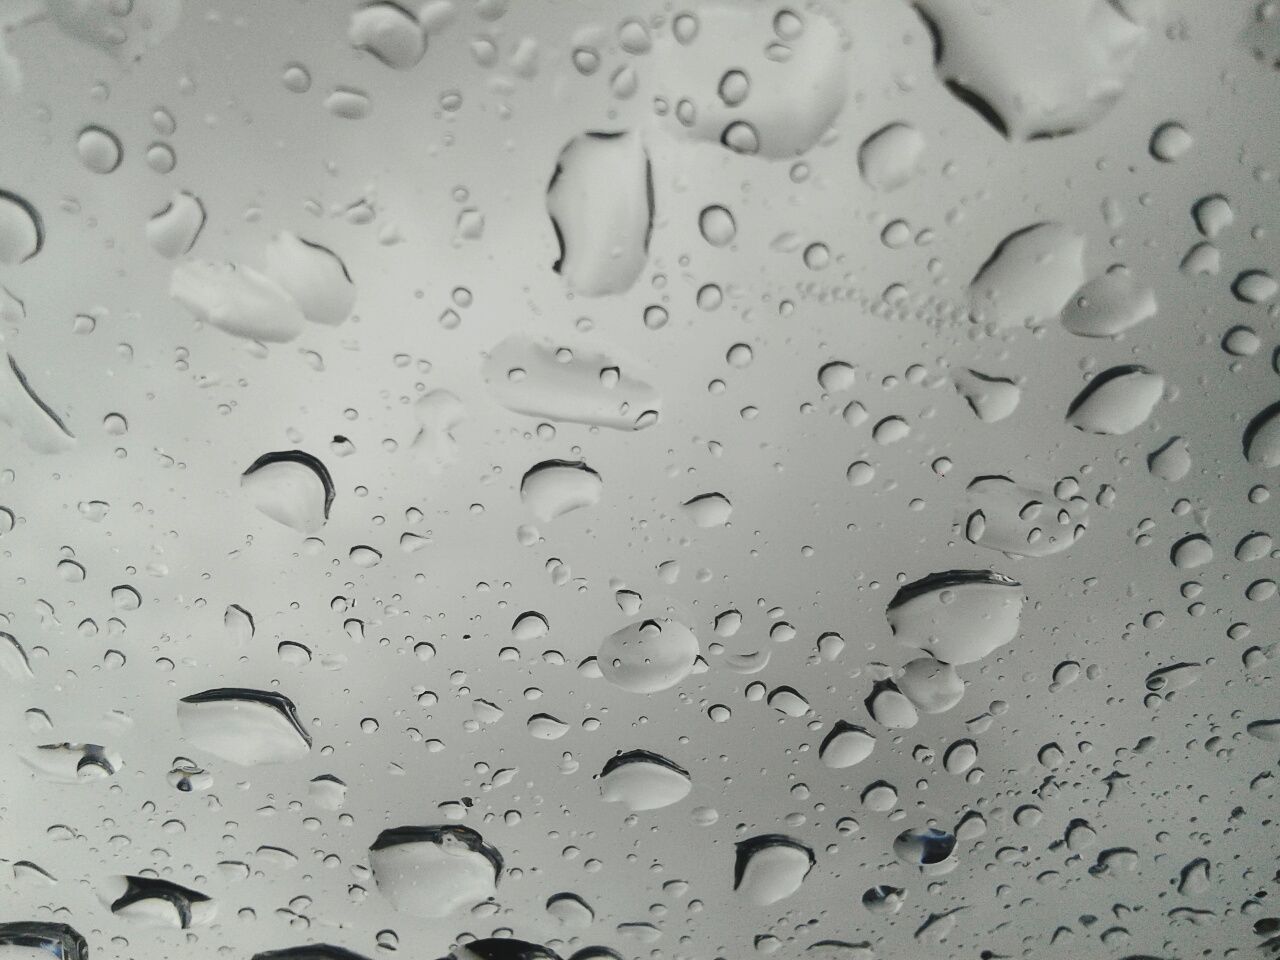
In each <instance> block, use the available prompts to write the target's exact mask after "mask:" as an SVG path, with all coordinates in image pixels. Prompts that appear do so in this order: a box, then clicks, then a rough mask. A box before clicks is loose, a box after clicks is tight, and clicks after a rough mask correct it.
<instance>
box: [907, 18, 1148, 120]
mask: <svg viewBox="0 0 1280 960" xmlns="http://www.w3.org/2000/svg"><path fill="white" fill-rule="evenodd" d="M916 9H917V10H918V11H919V12H920V14H921V16H923V17H924V18H925V21H926V25H927V26H928V28H929V30H930V31H931V32H932V34H933V37H934V50H935V57H936V60H937V70H938V74H939V76H940V77H941V78H942V79H943V80H944V82H945V83H946V84H947V86H948V87H949V88H950V90H951V92H952V93H953V94H955V96H956V97H957V98H958V99H959V100H960V101H961V102H963V103H966V104H968V105H969V106H971V107H973V108H974V109H975V110H976V111H977V112H978V113H979V114H980V115H981V116H982V117H983V119H985V120H986V121H987V122H988V123H990V124H991V126H993V127H994V128H995V129H996V130H997V131H998V132H999V133H1000V134H1002V135H1003V136H1006V137H1008V138H1009V139H1011V140H1032V139H1036V138H1040V137H1056V136H1064V135H1067V134H1071V133H1077V132H1079V131H1081V130H1084V129H1087V128H1088V127H1090V126H1091V125H1092V124H1094V123H1096V122H1097V121H1098V120H1100V119H1101V118H1102V117H1104V116H1105V115H1106V114H1107V113H1108V112H1109V111H1110V110H1111V108H1112V107H1113V106H1114V105H1115V103H1116V101H1117V100H1119V99H1120V97H1121V96H1122V95H1123V94H1124V91H1125V89H1126V88H1127V87H1128V85H1129V82H1130V80H1131V78H1132V77H1133V74H1134V72H1135V70H1136V67H1137V59H1138V54H1139V52H1140V51H1141V50H1142V48H1143V46H1144V45H1145V44H1146V42H1147V39H1148V25H1147V23H1146V22H1144V21H1142V20H1137V19H1136V17H1131V16H1127V15H1126V13H1125V11H1124V8H1123V7H1121V5H1120V4H1116V3H1112V2H1110V0H1064V2H1062V3H1055V4H1052V5H1049V6H1044V5H1040V4H1036V3H1034V2H1019V3H1013V4H1009V5H1007V6H1003V7H1000V8H990V9H987V8H978V7H970V6H965V5H963V4H952V3H948V2H947V0H921V2H919V3H917V4H916ZM1048 37H1052V38H1053V42H1052V43H1049V42H1047V41H1046V38H1048Z"/></svg>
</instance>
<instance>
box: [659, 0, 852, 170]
mask: <svg viewBox="0 0 1280 960" xmlns="http://www.w3.org/2000/svg"><path fill="white" fill-rule="evenodd" d="M697 20H698V30H697V32H696V34H694V35H692V36H689V34H685V36H686V37H688V39H687V40H685V41H681V40H680V38H679V37H678V36H673V37H671V38H670V39H669V40H666V41H664V42H663V43H662V44H660V45H659V46H658V47H657V48H656V49H655V54H656V56H657V87H658V90H659V95H660V96H662V97H663V98H664V100H665V101H666V102H668V103H670V104H674V105H675V109H674V110H672V111H671V113H670V116H669V119H668V120H667V123H666V124H665V126H666V129H667V130H669V131H671V132H672V133H674V134H677V135H682V136H686V137H690V138H693V139H696V140H701V141H705V142H710V143H719V144H721V145H723V146H724V147H726V148H727V149H729V150H731V151H733V152H734V153H738V154H745V155H749V156H760V157H765V158H769V159H785V158H788V157H795V156H798V155H800V154H803V153H805V152H807V151H808V150H810V149H811V148H812V147H813V146H814V145H815V144H816V143H818V141H819V139H820V138H821V137H822V136H823V134H825V133H826V132H827V129H828V128H829V127H830V126H831V125H832V123H833V122H834V121H835V120H836V118H837V117H838V116H839V115H840V113H841V111H842V110H843V108H844V104H845V101H846V99H847V98H848V94H849V91H848V80H847V76H846V75H847V63H848V56H849V54H848V49H847V48H848V39H847V37H846V35H845V29H844V27H843V25H842V24H840V23H838V22H837V21H836V20H835V18H834V14H833V13H832V12H831V11H829V10H826V9H823V8H820V7H818V6H810V7H807V8H805V9H803V10H799V9H795V8H790V7H778V6H773V5H768V4H761V5H759V6H757V7H754V8H750V9H749V8H746V7H741V6H734V5H731V4H719V3H716V4H710V5H704V6H701V7H700V8H699V9H698V12H697ZM796 91H803V95H801V96H796V95H795V92H796Z"/></svg>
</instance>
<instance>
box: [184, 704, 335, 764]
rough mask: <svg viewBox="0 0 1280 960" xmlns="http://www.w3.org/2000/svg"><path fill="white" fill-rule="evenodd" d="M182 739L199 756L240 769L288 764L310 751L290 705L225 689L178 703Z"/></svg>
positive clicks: (304, 734) (307, 736) (295, 713)
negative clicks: (200, 752)
mask: <svg viewBox="0 0 1280 960" xmlns="http://www.w3.org/2000/svg"><path fill="white" fill-rule="evenodd" d="M178 725H179V726H180V727H181V728H182V735H183V737H185V738H186V739H187V740H189V741H190V742H191V743H193V744H195V745H196V746H197V747H199V748H200V749H201V750H205V751H207V752H209V753H212V754H213V755H214V756H216V757H221V758H222V759H223V760H230V761H231V762H232V763H238V764H240V765H241V766H245V767H248V766H254V765H257V764H262V763H287V762H289V761H292V760H300V759H302V758H303V757H305V756H306V755H307V754H308V753H310V751H311V737H310V736H309V735H308V734H307V732H306V731H305V730H304V729H303V728H302V724H301V723H300V722H299V721H298V714H297V712H296V710H295V709H294V706H293V701H292V700H290V699H289V698H288V697H286V696H284V695H283V694H280V693H275V692H267V691H263V690H246V689H242V688H238V687H224V688H221V689H216V690H205V691H204V692H203V693H194V694H192V695H191V696H189V697H183V698H182V699H181V700H180V701H179V702H178Z"/></svg>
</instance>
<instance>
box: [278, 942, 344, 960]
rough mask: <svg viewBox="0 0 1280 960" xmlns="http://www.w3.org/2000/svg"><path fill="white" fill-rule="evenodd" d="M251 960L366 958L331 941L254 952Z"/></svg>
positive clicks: (340, 959)
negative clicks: (336, 945)
mask: <svg viewBox="0 0 1280 960" xmlns="http://www.w3.org/2000/svg"><path fill="white" fill-rule="evenodd" d="M253 960H368V958H367V957H365V956H364V955H363V954H359V953H353V952H352V951H350V950H348V949H347V948H346V947H335V946H334V945H333V944H331V943H308V944H305V945H303V946H299V947H285V948H284V949H283V950H268V951H266V952H265V953H255V954H254V955H253Z"/></svg>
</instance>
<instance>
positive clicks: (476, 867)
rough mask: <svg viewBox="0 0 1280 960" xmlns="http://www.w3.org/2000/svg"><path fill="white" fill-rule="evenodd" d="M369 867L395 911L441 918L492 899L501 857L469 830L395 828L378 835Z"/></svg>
mask: <svg viewBox="0 0 1280 960" xmlns="http://www.w3.org/2000/svg"><path fill="white" fill-rule="evenodd" d="M369 866H370V867H371V868H372V870H373V877H374V881H375V882H376V883H377V885H378V889H379V890H380V891H382V893H383V895H384V896H385V897H386V898H387V899H388V900H390V901H391V905H392V906H393V907H395V909H396V910H399V911H400V912H402V913H408V914H413V915H414V916H418V917H426V918H439V917H447V916H448V915H449V914H451V913H453V912H454V911H456V910H459V909H461V908H463V907H474V906H475V905H476V904H478V903H480V902H482V901H484V900H487V899H488V898H489V897H492V896H493V895H494V893H496V892H497V887H498V880H499V879H500V878H501V876H502V855H501V854H500V853H499V852H498V851H497V849H496V848H495V847H493V846H491V845H490V844H488V843H486V842H485V839H484V837H482V836H481V835H480V834H479V833H477V832H476V831H475V830H472V829H470V828H469V827H461V826H455V825H452V824H449V825H444V826H424V827H396V828H394V829H391V830H384V831H382V833H380V834H378V838H377V840H375V841H374V843H373V846H371V847H370V848H369Z"/></svg>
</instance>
